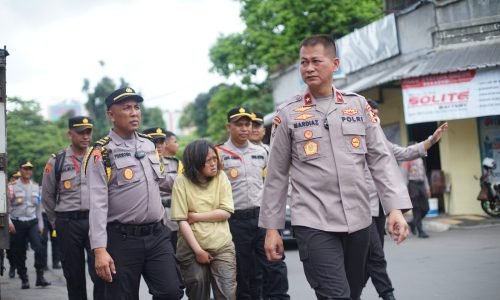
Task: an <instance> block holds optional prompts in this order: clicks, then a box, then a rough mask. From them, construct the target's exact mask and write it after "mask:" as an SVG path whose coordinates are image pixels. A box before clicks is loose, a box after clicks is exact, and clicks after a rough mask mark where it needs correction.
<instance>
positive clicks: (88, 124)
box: [68, 116, 94, 132]
mask: <svg viewBox="0 0 500 300" xmlns="http://www.w3.org/2000/svg"><path fill="white" fill-rule="evenodd" d="M93 127H94V122H92V119H91V118H89V117H85V116H77V117H72V118H69V120H68V128H69V129H71V130H74V131H76V132H82V131H84V130H85V129H89V128H90V129H92V128H93Z"/></svg>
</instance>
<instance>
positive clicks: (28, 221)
mask: <svg viewBox="0 0 500 300" xmlns="http://www.w3.org/2000/svg"><path fill="white" fill-rule="evenodd" d="M10 219H11V220H12V222H14V221H16V222H24V223H38V218H34V219H31V220H27V221H24V220H19V219H16V218H10Z"/></svg>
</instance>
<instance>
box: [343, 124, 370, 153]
mask: <svg viewBox="0 0 500 300" xmlns="http://www.w3.org/2000/svg"><path fill="white" fill-rule="evenodd" d="M342 135H343V136H344V142H345V144H346V148H347V152H350V153H356V154H365V153H366V139H365V136H366V132H365V126H364V124H359V123H342Z"/></svg>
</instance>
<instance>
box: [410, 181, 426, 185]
mask: <svg viewBox="0 0 500 300" xmlns="http://www.w3.org/2000/svg"><path fill="white" fill-rule="evenodd" d="M408 182H409V183H414V184H424V183H425V182H424V181H423V180H409V181H408Z"/></svg>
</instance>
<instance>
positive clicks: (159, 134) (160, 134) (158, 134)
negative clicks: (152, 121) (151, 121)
mask: <svg viewBox="0 0 500 300" xmlns="http://www.w3.org/2000/svg"><path fill="white" fill-rule="evenodd" d="M165 132H166V130H165V129H163V128H161V127H151V128H148V129H145V130H144V131H143V132H142V133H144V134H145V135H148V136H150V137H151V138H153V140H158V139H164V138H165V137H166V136H167V135H166V134H165Z"/></svg>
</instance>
